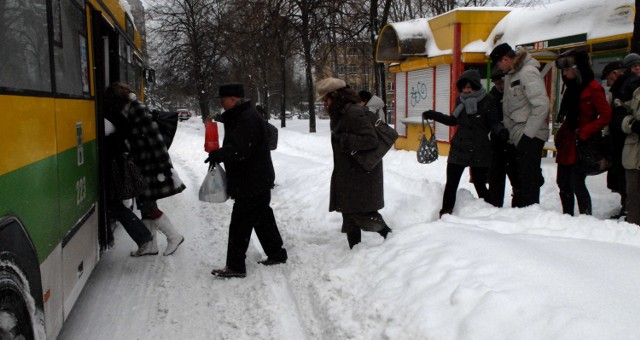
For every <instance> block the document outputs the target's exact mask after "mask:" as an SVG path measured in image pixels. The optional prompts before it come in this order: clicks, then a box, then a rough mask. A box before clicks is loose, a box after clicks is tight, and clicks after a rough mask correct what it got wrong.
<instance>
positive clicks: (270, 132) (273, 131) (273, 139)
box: [265, 121, 278, 151]
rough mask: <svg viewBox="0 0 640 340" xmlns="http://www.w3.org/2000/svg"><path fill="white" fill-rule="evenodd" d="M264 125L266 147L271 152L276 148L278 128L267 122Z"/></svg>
mask: <svg viewBox="0 0 640 340" xmlns="http://www.w3.org/2000/svg"><path fill="white" fill-rule="evenodd" d="M265 124H266V125H267V129H266V130H267V135H266V137H267V146H269V150H271V151H273V150H275V149H276V148H278V128H277V127H275V126H273V125H272V124H271V123H269V122H267V121H265Z"/></svg>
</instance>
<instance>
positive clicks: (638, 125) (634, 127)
mask: <svg viewBox="0 0 640 340" xmlns="http://www.w3.org/2000/svg"><path fill="white" fill-rule="evenodd" d="M631 131H633V132H635V133H637V134H639V135H640V120H637V119H634V120H633V123H631Z"/></svg>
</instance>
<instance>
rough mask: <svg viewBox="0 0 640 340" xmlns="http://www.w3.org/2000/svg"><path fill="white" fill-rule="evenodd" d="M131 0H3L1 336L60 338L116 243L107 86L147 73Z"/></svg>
mask: <svg viewBox="0 0 640 340" xmlns="http://www.w3.org/2000/svg"><path fill="white" fill-rule="evenodd" d="M123 1H125V0H28V1H24V0H4V1H0V338H2V339H14V338H16V339H45V338H49V339H55V338H56V336H57V335H58V333H59V332H60V329H61V328H62V325H63V323H64V321H65V319H66V317H67V316H68V314H69V312H70V311H71V308H72V307H73V305H74V303H75V301H76V300H77V298H78V296H79V294H80V292H81V290H82V288H83V287H84V285H85V283H86V282H87V279H88V277H89V275H90V274H91V272H92V270H93V268H94V267H95V265H96V263H97V262H98V260H99V257H100V250H101V249H103V248H104V247H105V245H106V242H108V241H107V240H106V236H105V235H107V233H106V230H107V228H108V226H107V222H106V212H105V209H104V199H103V192H104V190H102V186H103V184H102V183H103V174H102V173H101V170H100V168H101V167H100V159H101V157H100V151H101V141H102V137H101V133H100V131H103V128H104V127H103V119H102V113H101V110H100V107H101V94H102V93H104V89H105V87H106V86H107V84H109V83H111V82H113V81H116V80H119V81H124V82H127V83H129V84H130V85H131V86H132V87H133V88H135V89H136V92H137V93H138V94H139V97H141V98H144V97H143V96H144V91H143V89H144V75H145V74H147V72H146V71H147V70H146V69H145V67H144V63H143V54H142V52H141V50H142V44H143V41H142V38H141V35H140V33H139V32H138V31H137V30H136V29H135V27H136V25H135V23H134V21H133V19H132V17H133V16H132V14H131V13H130V12H129V11H128V10H127V9H125V8H124V6H123ZM139 24H140V25H144V23H139ZM149 73H150V72H149Z"/></svg>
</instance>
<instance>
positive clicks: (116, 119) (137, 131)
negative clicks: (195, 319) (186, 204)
mask: <svg viewBox="0 0 640 340" xmlns="http://www.w3.org/2000/svg"><path fill="white" fill-rule="evenodd" d="M104 102H105V109H106V110H105V115H106V116H107V119H109V120H110V121H111V122H112V123H113V124H114V125H115V126H116V129H118V131H126V139H127V141H128V142H129V145H130V147H131V155H132V156H133V161H134V163H135V164H136V165H137V166H138V168H139V169H140V172H142V175H143V176H144V179H145V182H146V185H147V188H146V189H145V191H144V192H143V193H141V194H140V195H139V196H138V197H137V205H138V209H140V213H141V215H142V222H143V223H144V224H145V226H146V227H147V228H148V229H149V231H150V232H151V235H152V236H153V241H152V242H150V244H149V246H148V247H147V248H148V249H147V248H145V249H142V248H140V249H138V250H137V251H135V252H132V253H131V256H142V255H150V254H154V253H156V254H157V253H158V244H157V240H156V237H155V235H156V232H155V231H156V229H158V230H160V231H161V232H162V233H163V234H164V235H165V236H166V237H167V247H166V249H165V251H164V253H163V254H164V255H165V256H166V255H171V254H173V253H174V252H175V251H176V250H177V249H178V246H179V245H180V244H181V243H182V242H183V241H184V237H183V236H182V234H180V233H179V232H178V231H177V230H176V229H175V228H174V227H173V224H172V223H171V220H169V218H168V217H167V216H166V215H165V214H164V212H162V211H161V210H160V209H159V208H158V205H157V203H156V200H158V199H161V198H164V197H169V196H172V195H175V194H177V193H180V192H182V191H183V190H184V189H185V186H184V184H183V183H182V181H181V180H180V178H179V177H178V174H177V173H176V172H175V170H174V169H173V165H172V164H171V158H170V157H169V152H168V150H167V147H166V145H165V143H164V140H163V138H162V135H161V133H160V130H159V129H158V125H157V124H156V123H155V122H154V121H153V118H152V117H151V115H150V113H149V111H148V110H147V108H146V106H145V105H144V104H143V103H141V102H140V101H138V100H137V99H136V96H135V94H134V93H133V92H132V91H131V88H130V87H129V85H127V84H125V83H122V82H115V83H113V84H112V85H111V86H109V87H108V88H107V89H106V91H105V98H104Z"/></svg>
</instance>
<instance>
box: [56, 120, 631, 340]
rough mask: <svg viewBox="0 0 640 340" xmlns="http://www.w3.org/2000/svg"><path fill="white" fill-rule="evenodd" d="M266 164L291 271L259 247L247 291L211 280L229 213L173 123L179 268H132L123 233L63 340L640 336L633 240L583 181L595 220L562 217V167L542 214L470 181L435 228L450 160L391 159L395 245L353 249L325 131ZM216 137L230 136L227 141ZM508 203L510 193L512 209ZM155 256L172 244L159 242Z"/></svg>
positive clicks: (285, 133)
mask: <svg viewBox="0 0 640 340" xmlns="http://www.w3.org/2000/svg"><path fill="white" fill-rule="evenodd" d="M287 124H288V126H287V127H286V128H284V129H280V141H279V145H278V149H277V150H276V151H274V152H273V159H274V165H275V169H276V188H275V189H274V190H273V192H272V193H273V195H272V196H273V200H272V208H273V209H274V212H275V216H276V219H277V221H278V223H279V228H280V231H281V233H282V236H283V239H284V242H285V247H286V248H287V250H288V253H289V261H288V262H287V263H286V264H285V265H279V266H272V267H264V266H262V265H259V264H257V261H259V260H261V259H263V256H264V255H263V253H262V249H261V248H260V245H259V243H258V241H257V239H256V238H255V235H254V238H253V239H252V241H251V245H250V248H249V251H248V253H247V273H248V275H247V277H246V278H245V279H230V280H218V279H215V278H214V277H213V276H212V275H211V274H210V272H211V270H212V269H213V268H221V267H223V266H224V263H225V254H226V249H227V234H228V225H229V218H230V215H231V208H232V202H231V201H228V202H226V203H224V204H210V203H204V202H200V201H198V195H197V193H198V189H199V186H200V183H201V181H202V179H203V178H204V175H205V172H206V165H205V164H204V163H203V160H204V159H205V157H206V155H205V153H204V151H203V140H204V137H203V136H204V129H203V126H202V124H201V123H198V121H197V120H196V119H191V120H190V121H187V122H184V123H181V124H180V127H179V129H178V132H177V135H176V138H175V140H174V144H173V145H172V147H171V150H170V152H171V155H172V158H173V161H174V165H175V167H176V168H177V170H178V172H179V173H180V175H181V177H182V179H183V181H184V182H185V184H186V185H187V189H186V190H185V191H184V192H183V193H182V194H179V195H176V196H174V197H170V198H167V199H164V200H161V201H160V202H159V205H160V207H161V209H163V210H164V211H165V212H166V213H167V214H168V216H169V217H170V218H171V219H172V221H173V222H174V224H175V225H176V226H177V227H178V228H179V229H180V230H181V231H182V232H183V234H184V235H185V238H186V241H185V243H183V245H182V246H181V247H180V248H179V249H178V251H177V252H176V253H175V254H174V255H172V256H168V257H165V256H162V255H160V256H147V257H142V258H132V257H130V256H129V251H131V250H133V249H134V248H135V245H134V243H133V241H131V239H130V238H129V237H128V236H127V235H126V233H124V231H123V230H122V228H118V229H117V230H116V245H115V247H114V248H113V249H111V250H110V251H108V252H106V253H103V256H102V259H101V261H100V262H99V264H98V267H97V268H96V269H95V271H94V272H93V274H92V276H91V277H90V279H89V282H88V284H87V286H86V288H85V290H84V291H83V293H82V294H81V296H80V299H79V301H78V303H77V305H76V306H75V307H74V309H73V310H72V311H71V314H70V315H69V318H68V320H67V321H66V324H65V327H64V329H63V330H62V332H61V334H60V336H59V338H60V339H82V340H84V339H418V338H421V339H425V338H429V339H516V338H517V339H550V338H553V339H577V338H580V339H602V338H603V336H604V338H611V339H613V338H615V339H634V338H637V334H640V313H638V311H640V295H639V294H636V293H634V291H635V290H636V287H635V286H636V284H637V282H640V266H638V265H637V264H638V263H640V234H639V232H638V228H637V227H636V226H633V225H629V224H627V223H624V222H622V223H620V222H617V221H613V220H607V219H605V217H606V216H608V215H609V214H611V213H612V212H614V211H615V209H616V208H617V203H618V196H617V195H615V194H612V193H610V192H609V191H608V190H607V189H606V184H605V183H604V175H601V176H595V177H590V178H589V181H588V186H589V188H590V189H591V192H592V199H593V200H594V216H593V217H591V216H579V217H569V216H567V215H562V214H561V213H560V212H561V209H560V204H559V199H558V193H557V187H556V185H555V164H554V163H553V159H551V158H549V159H545V160H544V161H543V173H544V175H545V177H546V183H545V185H544V187H543V190H542V194H541V197H542V204H541V205H540V206H534V207H529V208H525V209H511V208H502V209H498V208H494V207H491V206H489V205H488V204H486V203H485V202H483V201H481V200H478V199H476V198H475V192H474V191H473V189H472V185H471V183H469V182H468V175H467V173H465V176H464V177H463V179H462V181H461V185H460V190H459V192H458V201H457V204H456V208H455V210H454V214H453V215H451V216H446V217H445V218H443V219H442V220H437V212H438V210H439V209H440V204H441V202H442V190H443V183H444V169H445V166H446V157H441V159H439V160H438V161H436V163H434V164H430V165H421V164H418V163H417V162H416V161H415V153H414V152H406V151H396V150H393V151H391V152H390V153H389V154H388V155H387V156H386V157H385V164H384V166H385V197H386V207H385V208H384V209H383V210H382V211H381V213H382V214H383V215H384V217H385V219H386V220H387V222H388V223H389V225H390V226H391V227H392V228H393V230H394V231H393V233H392V234H391V236H390V237H389V239H387V240H386V241H384V242H383V241H382V239H381V238H380V237H379V236H378V235H377V234H375V233H365V234H364V235H363V242H362V243H361V244H360V245H358V246H356V247H355V248H354V249H353V250H349V248H348V246H347V241H346V238H345V236H344V235H343V234H341V233H340V225H341V217H340V215H339V214H336V213H329V212H328V196H329V180H330V176H331V170H332V167H333V165H332V158H331V147H330V142H329V131H328V129H329V128H328V122H327V121H323V120H319V121H318V132H317V133H315V134H308V133H306V132H305V131H307V130H308V121H306V120H290V121H287ZM221 133H223V129H222V128H221ZM508 195H510V192H509V190H507V199H506V200H505V202H507V204H508V202H509V196H508ZM160 240H161V242H160V246H161V250H162V248H163V247H164V244H165V241H164V238H163V237H160Z"/></svg>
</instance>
